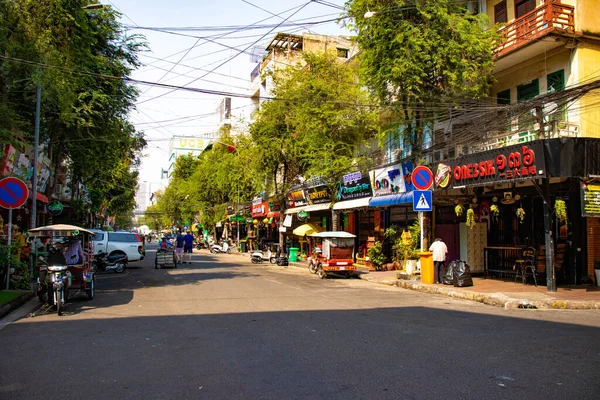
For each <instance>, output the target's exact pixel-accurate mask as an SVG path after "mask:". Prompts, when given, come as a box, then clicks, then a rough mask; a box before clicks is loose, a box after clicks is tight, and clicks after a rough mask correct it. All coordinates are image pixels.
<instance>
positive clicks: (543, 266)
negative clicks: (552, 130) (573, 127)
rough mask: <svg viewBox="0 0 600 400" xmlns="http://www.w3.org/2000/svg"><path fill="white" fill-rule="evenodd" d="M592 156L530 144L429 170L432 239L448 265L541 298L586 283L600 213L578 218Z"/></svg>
mask: <svg viewBox="0 0 600 400" xmlns="http://www.w3.org/2000/svg"><path fill="white" fill-rule="evenodd" d="M599 150H600V140H597V139H583V138H565V139H548V140H537V141H533V142H527V143H524V144H521V145H515V146H509V147H504V148H500V149H495V150H490V151H486V152H482V153H475V154H470V155H468V156H465V157H461V158H458V159H456V160H449V161H444V162H441V163H439V164H437V165H436V166H434V171H435V172H436V174H435V180H434V181H435V182H434V187H435V192H434V205H435V210H434V214H433V215H434V235H435V236H436V237H440V238H442V239H443V240H444V241H445V242H446V244H447V245H448V247H449V257H448V259H449V260H453V259H455V258H460V259H462V260H465V261H467V263H469V265H470V266H471V269H472V271H474V272H475V273H481V274H483V275H485V276H486V277H494V278H500V279H514V280H517V281H519V282H524V283H537V284H541V285H543V284H544V283H546V285H547V286H548V290H549V291H554V290H555V285H556V283H558V284H581V283H587V282H589V281H590V279H591V278H592V275H593V261H594V260H591V259H590V257H589V254H594V253H593V252H594V251H596V250H595V249H596V247H598V246H600V245H596V244H595V243H590V242H589V240H587V238H588V237H589V233H590V232H591V231H594V228H593V227H594V226H596V225H597V221H598V217H600V212H599V213H597V214H594V212H593V210H594V206H592V207H590V208H589V210H590V212H591V214H586V212H585V199H586V192H585V191H586V190H588V188H589V187H590V186H592V188H593V187H594V182H595V181H596V180H597V179H598V178H597V177H599V175H600V162H599V157H600V156H599V153H598V151H599ZM584 188H585V189H584ZM589 198H590V199H595V195H590V196H589ZM582 210H583V212H582ZM599 210H600V208H599ZM591 227H592V228H591Z"/></svg>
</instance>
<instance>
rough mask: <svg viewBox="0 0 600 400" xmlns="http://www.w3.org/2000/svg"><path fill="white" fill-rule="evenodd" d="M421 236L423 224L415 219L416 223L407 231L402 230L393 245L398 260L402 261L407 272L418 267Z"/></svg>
mask: <svg viewBox="0 0 600 400" xmlns="http://www.w3.org/2000/svg"><path fill="white" fill-rule="evenodd" d="M420 237H421V226H420V225H419V222H418V221H415V223H414V224H412V225H411V226H409V227H408V230H407V231H404V232H402V234H401V235H400V237H399V238H398V239H397V240H396V242H395V243H394V245H393V246H392V249H393V250H394V253H395V254H396V257H397V258H398V262H401V263H402V265H403V266H404V268H403V269H404V270H406V272H407V273H412V272H413V271H416V269H417V262H418V260H419V250H420V243H419V242H420Z"/></svg>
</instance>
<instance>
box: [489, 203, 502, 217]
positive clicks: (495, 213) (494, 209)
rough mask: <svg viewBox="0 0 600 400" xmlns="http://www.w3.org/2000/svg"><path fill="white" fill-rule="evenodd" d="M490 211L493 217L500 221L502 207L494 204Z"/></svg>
mask: <svg viewBox="0 0 600 400" xmlns="http://www.w3.org/2000/svg"><path fill="white" fill-rule="evenodd" d="M490 211H491V213H492V217H494V219H495V220H496V221H498V217H499V216H500V208H499V207H498V206H497V205H496V204H492V206H491V207H490Z"/></svg>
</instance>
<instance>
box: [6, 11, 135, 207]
mask: <svg viewBox="0 0 600 400" xmlns="http://www.w3.org/2000/svg"><path fill="white" fill-rule="evenodd" d="M89 3H90V2H89V1H88V0H53V1H45V2H39V1H37V0H14V1H10V2H2V3H0V15H2V18H0V53H1V54H2V55H3V56H4V57H7V58H5V59H0V94H1V95H0V138H5V139H7V140H10V141H11V142H14V141H15V140H18V138H20V139H21V142H25V143H31V142H32V141H33V140H32V132H33V129H32V122H33V121H34V112H35V99H36V88H37V86H38V82H39V83H40V85H41V88H42V103H41V105H42V112H41V115H42V120H41V126H40V143H41V144H43V145H44V146H45V147H46V149H47V153H48V154H51V155H52V167H53V172H54V175H53V179H52V180H51V182H50V185H49V186H50V189H52V187H53V185H54V184H55V183H56V181H55V179H56V175H57V174H56V171H57V169H58V166H59V165H61V164H62V163H65V162H66V163H67V164H68V166H69V169H70V173H71V177H72V182H73V184H77V183H83V184H84V185H86V186H87V188H88V189H89V192H90V200H91V201H92V203H93V205H92V208H94V209H98V208H99V207H100V205H106V208H107V210H108V212H109V213H110V214H112V215H115V214H119V213H121V212H126V211H127V210H130V209H132V208H133V207H134V206H135V202H134V196H135V188H136V186H137V172H135V171H134V169H135V168H136V167H137V166H139V164H140V157H141V150H142V149H143V148H144V147H145V145H146V142H145V140H144V138H143V135H142V134H141V133H139V132H136V131H135V129H134V127H133V125H132V124H131V123H130V122H129V121H128V119H127V114H128V113H129V111H130V110H131V109H132V108H133V106H134V102H135V99H136V97H137V90H136V88H135V87H134V86H133V85H132V84H131V83H129V82H128V80H127V78H128V77H129V76H130V73H131V71H132V70H133V69H135V68H136V67H138V66H139V65H140V64H139V61H138V59H137V54H138V52H139V51H140V50H143V49H144V44H143V43H142V41H141V40H142V39H141V38H140V37H138V36H135V35H133V36H131V35H128V34H127V33H126V32H125V31H124V29H123V28H122V27H121V25H120V23H119V22H118V19H119V14H118V13H117V12H116V11H115V10H114V9H113V8H111V7H101V8H98V9H93V10H91V9H84V8H83V7H84V6H86V5H88V4H89ZM19 60H25V61H28V62H33V63H38V65H30V64H25V63H23V62H21V61H19ZM73 71H83V72H85V73H75V72H73ZM88 73H91V74H103V75H105V76H110V77H114V78H108V77H97V76H93V75H91V74H88Z"/></svg>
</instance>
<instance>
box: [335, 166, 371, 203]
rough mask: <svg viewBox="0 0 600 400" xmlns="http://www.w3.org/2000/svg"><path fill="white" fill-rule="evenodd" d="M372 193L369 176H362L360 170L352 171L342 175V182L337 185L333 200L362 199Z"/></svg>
mask: <svg viewBox="0 0 600 400" xmlns="http://www.w3.org/2000/svg"><path fill="white" fill-rule="evenodd" d="M372 195H373V191H372V190H371V180H370V179H369V176H368V175H364V176H363V174H362V173H361V172H353V173H351V174H347V175H344V176H343V177H342V182H341V183H340V185H338V189H337V193H336V194H335V200H336V201H344V200H354V199H362V198H365V197H371V196H372Z"/></svg>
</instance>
